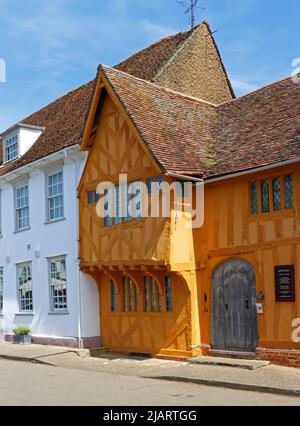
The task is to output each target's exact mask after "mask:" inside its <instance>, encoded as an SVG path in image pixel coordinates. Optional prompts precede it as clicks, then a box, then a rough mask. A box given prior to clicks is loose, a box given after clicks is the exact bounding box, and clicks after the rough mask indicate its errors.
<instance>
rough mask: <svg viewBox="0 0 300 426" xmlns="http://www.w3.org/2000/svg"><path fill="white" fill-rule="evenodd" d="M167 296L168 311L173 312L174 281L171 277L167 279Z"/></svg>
mask: <svg viewBox="0 0 300 426" xmlns="http://www.w3.org/2000/svg"><path fill="white" fill-rule="evenodd" d="M165 295H166V310H167V312H172V310H173V300H172V281H171V277H166V278H165Z"/></svg>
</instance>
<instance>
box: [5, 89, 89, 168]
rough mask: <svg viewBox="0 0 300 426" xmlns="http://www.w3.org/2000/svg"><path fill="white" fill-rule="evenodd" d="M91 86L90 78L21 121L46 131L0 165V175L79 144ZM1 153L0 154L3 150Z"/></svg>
mask: <svg viewBox="0 0 300 426" xmlns="http://www.w3.org/2000/svg"><path fill="white" fill-rule="evenodd" d="M94 86H95V81H91V82H89V83H87V84H85V85H83V86H81V87H80V88H79V89H77V90H74V91H73V92H70V93H68V94H67V95H65V96H63V97H62V98H60V99H58V100H57V101H55V102H53V103H51V104H50V105H48V106H46V107H45V108H43V109H41V110H39V111H38V112H36V113H34V114H32V115H31V116H29V117H27V118H25V119H24V120H22V122H21V123H24V124H28V125H33V126H41V127H44V128H45V130H44V132H43V133H42V135H41V136H40V137H39V139H38V140H37V141H36V143H35V144H34V145H33V146H32V148H31V149H29V151H27V153H26V154H24V155H23V156H22V157H20V158H19V159H18V160H15V161H13V162H11V163H8V164H4V165H3V166H1V167H0V176H3V175H4V174H6V173H9V172H11V171H12V170H15V169H17V168H19V167H22V166H24V165H26V164H29V163H31V162H33V161H35V160H38V159H40V158H43V157H45V156H48V155H50V154H53V153H55V152H58V151H60V150H62V149H64V148H68V147H70V146H72V145H76V144H80V141H81V138H82V134H83V126H84V122H85V118H86V115H87V111H88V109H89V106H90V102H91V98H92V94H93V92H94ZM0 152H1V157H2V149H0ZM1 162H2V158H1Z"/></svg>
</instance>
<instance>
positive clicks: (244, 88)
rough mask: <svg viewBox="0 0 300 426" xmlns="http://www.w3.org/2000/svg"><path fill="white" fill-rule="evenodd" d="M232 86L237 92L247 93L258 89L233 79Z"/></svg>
mask: <svg viewBox="0 0 300 426" xmlns="http://www.w3.org/2000/svg"><path fill="white" fill-rule="evenodd" d="M231 84H232V86H233V88H234V90H236V91H237V92H243V93H247V92H252V91H253V90H256V89H257V87H256V86H254V85H253V84H251V83H248V82H246V81H241V80H236V79H232V80H231Z"/></svg>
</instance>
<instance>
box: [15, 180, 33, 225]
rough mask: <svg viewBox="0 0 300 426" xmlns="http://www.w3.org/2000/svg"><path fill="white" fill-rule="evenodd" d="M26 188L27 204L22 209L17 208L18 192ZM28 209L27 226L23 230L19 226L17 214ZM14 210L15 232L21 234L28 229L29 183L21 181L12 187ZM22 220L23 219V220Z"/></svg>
mask: <svg viewBox="0 0 300 426" xmlns="http://www.w3.org/2000/svg"><path fill="white" fill-rule="evenodd" d="M24 188H27V198H28V203H27V204H25V205H24V206H22V207H18V191H19V190H21V189H24ZM25 209H28V225H27V226H25V227H24V228H21V227H20V226H19V217H18V213H19V212H21V211H22V210H25ZM14 210H15V232H23V231H27V230H28V229H30V192H29V182H28V181H23V182H20V183H18V184H17V185H15V186H14ZM23 219H24V218H23Z"/></svg>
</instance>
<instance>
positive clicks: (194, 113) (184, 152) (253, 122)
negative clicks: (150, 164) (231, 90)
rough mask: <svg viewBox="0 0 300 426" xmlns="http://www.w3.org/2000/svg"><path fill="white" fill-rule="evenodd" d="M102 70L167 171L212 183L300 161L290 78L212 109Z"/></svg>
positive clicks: (298, 108)
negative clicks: (235, 174)
mask: <svg viewBox="0 0 300 426" xmlns="http://www.w3.org/2000/svg"><path fill="white" fill-rule="evenodd" d="M101 70H102V71H103V73H104V76H105V77H106V78H107V80H108V82H109V84H110V85H111V86H112V88H113V90H114V92H115V93H116V95H117V96H118V98H119V100H120V101H121V103H122V104H123V106H124V108H125V109H126V111H127V113H128V114H129V116H130V117H131V119H132V120H133V122H134V124H135V126H136V127H137V129H138V131H139V132H140V134H141V136H142V138H143V140H144V142H145V143H146V145H147V146H148V148H149V150H150V151H151V153H152V155H153V156H154V157H155V158H156V160H157V161H158V163H160V164H161V166H162V167H163V168H164V169H165V171H168V172H180V173H186V174H194V175H197V176H201V175H202V176H203V177H206V178H209V177H213V176H218V175H223V174H227V173H233V172H237V171H244V170H248V169H253V168H257V167H261V166H265V165H269V164H273V163H277V162H281V161H284V160H289V159H293V158H296V157H300V118H299V117H300V85H299V84H295V83H294V82H293V81H292V79H291V78H287V79H285V80H282V81H280V82H277V83H274V84H272V85H269V86H267V87H265V88H262V89H260V90H258V91H256V92H253V93H251V94H249V95H246V96H244V97H241V98H239V99H237V100H233V101H231V102H228V103H226V104H223V105H221V106H213V105H211V104H208V103H205V102H204V101H201V100H197V99H194V98H190V97H186V96H184V95H182V94H179V93H176V92H173V91H171V90H168V89H164V88H162V87H160V86H158V85H156V84H153V83H150V82H147V81H144V80H140V79H137V78H135V77H132V76H130V75H128V74H126V73H123V72H120V71H116V70H115V69H112V68H107V67H102V68H101ZM137 100H138V102H137Z"/></svg>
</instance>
